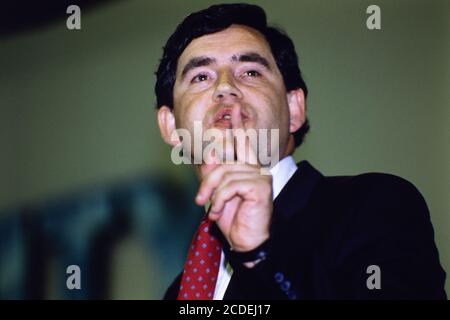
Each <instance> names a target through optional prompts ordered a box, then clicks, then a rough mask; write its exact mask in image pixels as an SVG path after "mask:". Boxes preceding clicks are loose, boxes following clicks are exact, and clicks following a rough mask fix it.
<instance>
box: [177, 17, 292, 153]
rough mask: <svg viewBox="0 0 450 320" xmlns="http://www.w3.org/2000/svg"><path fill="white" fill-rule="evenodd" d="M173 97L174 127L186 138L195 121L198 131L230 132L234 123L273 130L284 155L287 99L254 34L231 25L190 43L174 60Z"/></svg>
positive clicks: (277, 73) (275, 69)
mask: <svg viewBox="0 0 450 320" xmlns="http://www.w3.org/2000/svg"><path fill="white" fill-rule="evenodd" d="M173 96H174V106H173V107H174V108H173V115H174V117H175V124H176V128H184V129H187V130H188V131H189V132H190V133H191V137H194V121H200V122H201V125H202V129H203V132H204V131H205V130H207V129H210V128H217V129H220V130H225V129H233V127H234V126H235V124H236V123H240V124H241V125H242V127H243V128H244V129H249V128H253V129H256V130H258V129H279V148H280V149H279V151H280V155H283V154H284V152H285V149H286V146H287V143H288V138H289V133H290V131H291V132H292V129H293V127H292V125H291V123H290V122H291V119H290V112H289V106H288V99H289V98H288V95H287V93H286V89H285V86H284V82H283V78H282V75H281V73H280V70H279V69H278V67H277V65H276V62H275V59H274V57H273V55H272V53H271V50H270V47H269V44H268V43H267V41H266V40H265V38H264V36H263V35H262V34H260V33H259V32H258V31H256V30H254V29H252V28H248V27H245V26H240V25H232V26H231V27H229V28H227V29H225V30H223V31H221V32H217V33H214V34H209V35H205V36H202V37H199V38H197V39H194V40H193V41H192V42H191V43H190V44H189V45H188V46H187V47H186V49H185V50H184V51H183V53H182V54H181V56H180V57H179V59H178V65H177V71H176V82H175V86H174V90H173ZM232 117H235V119H233V118H232ZM237 117H239V119H236V118H237ZM294 129H295V130H296V129H297V128H294ZM295 130H294V131H295ZM193 143H194V142H193V141H192V144H193ZM191 150H193V148H191Z"/></svg>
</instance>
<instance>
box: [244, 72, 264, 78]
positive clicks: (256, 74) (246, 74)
mask: <svg viewBox="0 0 450 320" xmlns="http://www.w3.org/2000/svg"><path fill="white" fill-rule="evenodd" d="M244 76H246V77H252V78H254V77H259V76H261V73H259V72H258V71H256V70H248V71H245V72H244Z"/></svg>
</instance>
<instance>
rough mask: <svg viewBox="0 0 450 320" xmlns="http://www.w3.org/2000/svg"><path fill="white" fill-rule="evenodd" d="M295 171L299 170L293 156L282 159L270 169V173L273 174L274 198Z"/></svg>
mask: <svg viewBox="0 0 450 320" xmlns="http://www.w3.org/2000/svg"><path fill="white" fill-rule="evenodd" d="M295 171H297V165H296V163H295V161H294V158H293V157H292V156H287V157H285V158H283V159H281V161H279V162H278V163H277V164H276V165H275V166H273V167H272V168H271V169H270V174H272V190H273V199H275V198H276V197H277V196H278V195H279V194H280V192H281V190H282V189H283V187H284V186H285V185H286V183H287V182H288V181H289V179H290V178H291V177H292V176H293V175H294V173H295Z"/></svg>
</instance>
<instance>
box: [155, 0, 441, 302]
mask: <svg viewBox="0 0 450 320" xmlns="http://www.w3.org/2000/svg"><path fill="white" fill-rule="evenodd" d="M156 74H157V83H156V87H155V91H156V95H157V107H158V108H159V110H158V123H159V127H160V131H161V135H162V137H163V139H164V140H165V141H166V142H167V143H168V144H170V145H172V146H174V147H176V146H180V145H182V146H183V152H184V153H185V154H184V156H186V157H188V158H190V159H192V160H194V166H195V168H196V170H197V173H198V175H199V178H200V181H201V184H200V188H199V191H198V193H197V197H196V200H195V201H196V203H197V204H198V205H207V204H208V203H210V204H211V205H210V208H209V211H208V212H207V214H206V215H205V217H204V218H203V220H202V221H201V223H200V227H199V229H198V231H197V233H196V234H195V236H194V238H193V242H192V245H191V247H190V250H189V252H188V255H187V259H186V263H185V268H184V270H183V272H182V273H181V274H180V275H179V276H178V277H177V278H176V279H175V281H174V282H173V284H172V285H171V286H170V287H169V289H168V290H167V292H166V295H165V298H166V299H390V298H401V299H408V298H412V299H418V298H419V299H420V298H424V299H445V298H446V294H445V291H444V282H445V272H444V270H443V269H442V268H441V266H440V263H439V256H438V252H437V249H436V246H435V243H434V234H433V229H432V225H431V223H430V217H429V213H428V209H427V206H426V204H425V201H424V199H423V198H422V196H421V195H420V193H419V192H418V191H417V189H416V188H415V187H414V186H413V185H412V184H410V183H409V182H407V181H405V180H403V179H401V178H399V177H395V176H392V175H387V174H376V173H370V174H362V175H358V176H354V177H350V176H348V177H324V176H323V175H322V174H321V173H320V172H319V171H317V170H316V169H315V168H313V167H312V166H311V165H310V164H309V163H308V162H306V161H303V162H300V163H299V164H298V165H296V164H295V162H294V161H293V158H292V156H291V155H292V153H293V152H294V150H295V148H296V147H298V146H299V145H300V144H301V143H302V141H303V138H304V135H305V134H306V133H307V131H308V128H309V125H308V121H307V118H306V96H307V87H306V84H305V83H304V81H303V79H302V76H301V72H300V69H299V66H298V60H297V55H296V52H295V49H294V45H293V42H292V41H291V39H290V38H289V37H288V36H287V35H285V34H284V33H282V32H281V31H279V30H277V29H275V28H272V27H269V26H267V23H266V16H265V13H264V11H263V10H262V9H261V8H260V7H258V6H255V5H246V4H225V5H215V6H211V7H209V8H207V9H205V10H202V11H199V12H196V13H193V14H191V15H189V16H188V17H186V18H185V20H184V21H183V22H182V23H181V24H180V25H179V26H178V27H177V29H176V31H175V32H174V34H172V36H171V37H170V38H169V40H168V41H167V44H166V46H165V47H164V54H163V57H162V59H161V63H160V65H159V68H158V71H157V73H156ZM196 125H200V126H201V129H203V130H204V131H205V130H206V131H207V130H219V131H220V132H223V136H222V138H223V140H220V138H219V141H218V142H219V144H220V143H222V144H221V145H222V146H223V152H215V151H211V150H209V151H208V152H206V151H205V150H206V149H207V146H205V144H204V143H203V144H201V148H202V150H201V151H205V152H201V153H200V154H201V156H202V158H201V161H200V162H199V161H196V160H198V159H197V158H196V156H195V155H194V154H193V152H192V151H191V150H194V149H195V146H194V144H195V143H196V142H199V141H195V140H196V139H195V138H194V139H188V138H186V136H184V135H182V134H180V131H179V130H180V129H181V130H184V132H187V133H189V134H190V136H191V137H196V135H195V132H194V131H195V129H196V128H195V126H196ZM241 129H244V130H251V129H252V130H256V131H257V132H258V133H259V134H260V133H261V131H258V130H261V129H269V130H271V131H275V132H276V133H277V135H278V139H274V138H273V137H272V138H271V139H269V141H268V142H267V145H271V146H272V143H273V142H274V140H276V141H275V142H276V143H275V145H276V147H275V149H273V148H272V149H270V151H269V154H270V155H273V153H275V154H277V155H279V159H280V161H275V163H274V162H271V163H269V164H267V163H266V164H264V165H262V164H261V161H260V158H259V155H260V153H258V151H260V150H259V149H258V148H259V147H260V145H259V147H258V146H256V145H255V144H254V143H252V142H251V141H249V139H244V140H241V139H236V141H235V142H236V143H235V144H231V143H230V140H229V139H228V138H229V137H230V130H231V139H234V138H236V135H235V133H236V132H238V131H239V130H241ZM258 138H262V136H261V134H260V136H259V137H258ZM197 140H198V139H197ZM238 140H240V142H239V141H238ZM202 142H204V141H200V143H202ZM216 142H217V141H216ZM230 158H231V159H232V160H235V161H234V162H233V163H232V164H230V163H229V162H227V161H225V159H228V160H229V159H230ZM264 168H266V169H270V173H271V175H267V174H263V173H264V171H263V170H262V169H264Z"/></svg>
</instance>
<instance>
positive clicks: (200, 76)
mask: <svg viewBox="0 0 450 320" xmlns="http://www.w3.org/2000/svg"><path fill="white" fill-rule="evenodd" d="M206 80H208V76H207V75H206V74H204V73H200V74H198V75H196V76H195V77H193V78H192V80H191V83H195V82H202V81H206Z"/></svg>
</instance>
